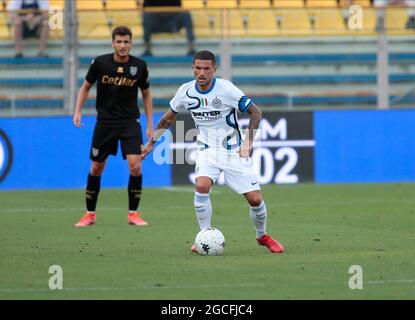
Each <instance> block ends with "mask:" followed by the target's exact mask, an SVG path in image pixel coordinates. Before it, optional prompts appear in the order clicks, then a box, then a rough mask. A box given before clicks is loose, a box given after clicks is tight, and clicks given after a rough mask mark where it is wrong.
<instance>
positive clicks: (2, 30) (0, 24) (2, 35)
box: [0, 12, 12, 40]
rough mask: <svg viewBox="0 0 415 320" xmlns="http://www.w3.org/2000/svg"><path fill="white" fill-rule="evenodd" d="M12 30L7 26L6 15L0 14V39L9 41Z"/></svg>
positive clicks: (4, 13)
mask: <svg viewBox="0 0 415 320" xmlns="http://www.w3.org/2000/svg"><path fill="white" fill-rule="evenodd" d="M11 32H12V30H10V29H9V26H8V25H7V14H6V12H0V39H2V40H6V39H7V40H9V39H11V38H12V35H11V34H10V33H11Z"/></svg>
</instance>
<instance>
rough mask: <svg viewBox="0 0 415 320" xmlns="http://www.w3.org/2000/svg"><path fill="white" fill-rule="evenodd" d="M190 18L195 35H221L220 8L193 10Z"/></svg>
mask: <svg viewBox="0 0 415 320" xmlns="http://www.w3.org/2000/svg"><path fill="white" fill-rule="evenodd" d="M192 20H193V28H194V32H195V34H196V36H197V37H218V36H221V35H222V12H221V11H220V10H194V11H192Z"/></svg>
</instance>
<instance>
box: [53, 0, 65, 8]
mask: <svg viewBox="0 0 415 320" xmlns="http://www.w3.org/2000/svg"><path fill="white" fill-rule="evenodd" d="M49 7H61V8H64V7H65V1H64V0H49Z"/></svg>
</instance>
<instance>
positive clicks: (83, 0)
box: [76, 0, 103, 10]
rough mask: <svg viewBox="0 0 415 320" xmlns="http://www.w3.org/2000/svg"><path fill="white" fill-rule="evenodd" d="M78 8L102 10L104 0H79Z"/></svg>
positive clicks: (77, 2)
mask: <svg viewBox="0 0 415 320" xmlns="http://www.w3.org/2000/svg"><path fill="white" fill-rule="evenodd" d="M76 8H77V9H78V10H102V9H103V5H102V0H77V1H76Z"/></svg>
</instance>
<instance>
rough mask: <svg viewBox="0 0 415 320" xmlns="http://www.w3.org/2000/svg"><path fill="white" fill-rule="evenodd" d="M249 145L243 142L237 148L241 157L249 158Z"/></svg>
mask: <svg viewBox="0 0 415 320" xmlns="http://www.w3.org/2000/svg"><path fill="white" fill-rule="evenodd" d="M251 149H252V148H251V146H250V145H249V144H247V143H243V144H242V146H241V148H240V149H239V151H238V152H239V156H240V157H241V158H249V157H250V155H251Z"/></svg>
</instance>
